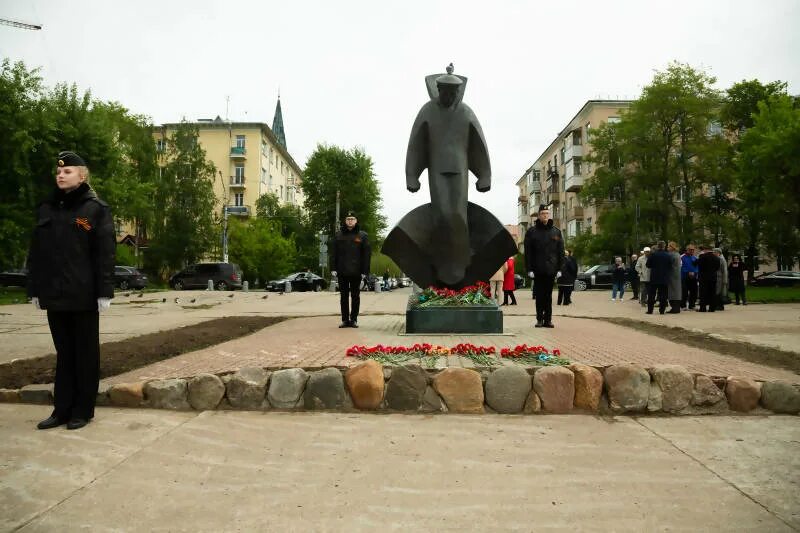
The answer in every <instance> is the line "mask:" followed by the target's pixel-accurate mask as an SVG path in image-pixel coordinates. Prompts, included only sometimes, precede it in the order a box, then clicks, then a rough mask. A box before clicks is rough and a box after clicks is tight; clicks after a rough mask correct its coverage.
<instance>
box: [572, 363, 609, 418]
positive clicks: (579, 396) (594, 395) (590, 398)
mask: <svg viewBox="0 0 800 533" xmlns="http://www.w3.org/2000/svg"><path fill="white" fill-rule="evenodd" d="M567 368H569V369H570V370H572V373H573V374H575V399H574V401H573V405H574V407H575V409H586V410H587V411H597V409H598V408H599V407H600V396H602V394H603V374H601V373H600V371H599V370H597V369H596V368H594V367H592V366H588V365H582V364H580V363H572V364H571V365H569V366H568V367H567Z"/></svg>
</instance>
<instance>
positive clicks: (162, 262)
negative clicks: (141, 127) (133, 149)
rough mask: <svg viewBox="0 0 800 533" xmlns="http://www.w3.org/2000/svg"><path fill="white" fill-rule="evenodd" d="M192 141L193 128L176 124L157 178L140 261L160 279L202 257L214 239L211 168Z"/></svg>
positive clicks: (201, 150) (213, 199)
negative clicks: (146, 240) (148, 238)
mask: <svg viewBox="0 0 800 533" xmlns="http://www.w3.org/2000/svg"><path fill="white" fill-rule="evenodd" d="M197 137H198V131H197V126H195V125H192V124H189V123H188V122H186V121H183V122H181V124H179V125H178V127H177V129H176V130H175V133H174V134H173V135H171V136H170V137H169V138H168V139H167V149H166V154H165V158H166V165H165V166H164V167H163V168H162V169H161V176H160V177H159V178H157V179H156V184H155V187H156V190H157V193H158V194H156V195H155V197H154V198H153V201H152V210H153V222H152V226H151V229H152V232H150V234H149V237H150V242H149V250H148V253H147V255H146V256H145V262H146V265H147V267H148V269H150V270H151V271H154V272H158V273H159V274H161V275H162V277H163V276H165V275H166V274H167V273H168V272H169V270H174V269H177V268H180V267H182V266H184V265H185V264H187V263H193V262H195V261H197V260H199V259H200V258H202V257H203V256H204V255H205V254H207V253H208V252H209V251H210V250H211V248H212V246H213V244H214V243H215V242H216V241H217V239H218V236H219V232H218V230H217V228H216V226H215V224H214V222H215V220H214V211H215V204H216V199H215V196H214V189H213V183H214V181H213V180H214V177H215V175H216V169H215V167H214V164H213V163H211V162H210V161H208V160H207V159H206V153H205V150H203V148H202V147H201V146H200V143H198V142H197Z"/></svg>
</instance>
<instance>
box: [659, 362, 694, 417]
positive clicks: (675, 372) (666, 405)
mask: <svg viewBox="0 0 800 533" xmlns="http://www.w3.org/2000/svg"><path fill="white" fill-rule="evenodd" d="M650 373H651V375H652V376H653V383H654V384H656V385H658V388H659V389H661V409H662V410H663V411H665V412H667V413H678V412H680V411H682V410H684V409H686V408H687V407H688V406H689V403H690V402H691V401H692V392H693V391H694V380H693V379H692V375H691V374H690V373H689V371H688V370H686V369H685V368H684V367H682V366H678V365H657V366H655V367H653V368H652V369H651V371H650Z"/></svg>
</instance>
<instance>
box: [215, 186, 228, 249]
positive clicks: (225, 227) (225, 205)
mask: <svg viewBox="0 0 800 533" xmlns="http://www.w3.org/2000/svg"><path fill="white" fill-rule="evenodd" d="M217 172H218V173H219V181H220V183H221V184H222V262H223V263H227V262H228V195H227V194H226V193H225V191H226V189H225V180H224V179H223V178H222V171H221V170H218V171H217Z"/></svg>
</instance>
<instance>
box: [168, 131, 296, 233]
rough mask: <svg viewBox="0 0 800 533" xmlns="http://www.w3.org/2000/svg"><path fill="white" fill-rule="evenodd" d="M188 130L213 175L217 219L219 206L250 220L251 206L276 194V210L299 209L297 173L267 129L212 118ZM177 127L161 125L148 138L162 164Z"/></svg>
mask: <svg viewBox="0 0 800 533" xmlns="http://www.w3.org/2000/svg"><path fill="white" fill-rule="evenodd" d="M193 125H194V126H196V127H197V129H198V142H199V143H200V146H201V147H202V148H203V150H205V152H206V159H207V160H209V161H211V162H212V163H214V166H215V167H216V169H217V175H216V177H215V179H214V194H215V196H216V198H217V205H218V206H220V207H219V209H220V214H222V207H221V206H227V211H228V215H229V216H243V217H247V216H251V215H255V206H256V200H258V198H259V196H261V195H262V194H267V193H273V194H275V195H276V196H277V197H278V199H279V201H280V203H281V204H290V205H297V206H300V207H302V206H303V204H304V198H303V193H302V190H301V189H300V184H301V182H302V170H301V168H300V167H299V166H298V165H297V163H296V162H295V160H294V159H293V158H292V156H291V155H290V154H289V152H288V151H287V150H286V148H284V146H283V144H281V142H279V140H278V138H277V137H276V136H275V134H274V133H273V131H272V129H270V127H269V126H268V125H267V124H265V123H261V122H227V121H224V120H222V119H220V118H217V119H214V120H199V121H197V122H194V123H193ZM177 127H178V124H163V125H161V126H160V127H157V128H156V129H155V131H154V133H153V136H154V138H155V142H156V147H157V149H158V150H159V152H160V161H161V162H162V163H166V160H165V159H164V157H165V153H166V152H165V150H166V146H167V144H166V143H167V139H168V138H170V137H171V136H172V135H173V134H174V132H175V130H176V129H177Z"/></svg>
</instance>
